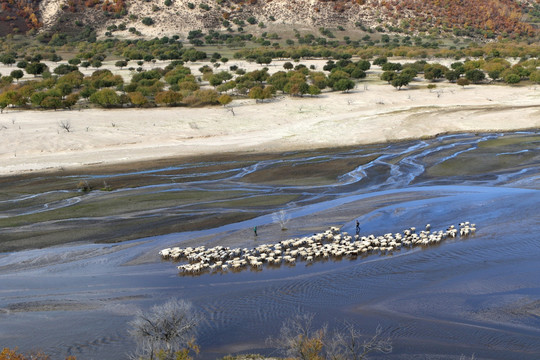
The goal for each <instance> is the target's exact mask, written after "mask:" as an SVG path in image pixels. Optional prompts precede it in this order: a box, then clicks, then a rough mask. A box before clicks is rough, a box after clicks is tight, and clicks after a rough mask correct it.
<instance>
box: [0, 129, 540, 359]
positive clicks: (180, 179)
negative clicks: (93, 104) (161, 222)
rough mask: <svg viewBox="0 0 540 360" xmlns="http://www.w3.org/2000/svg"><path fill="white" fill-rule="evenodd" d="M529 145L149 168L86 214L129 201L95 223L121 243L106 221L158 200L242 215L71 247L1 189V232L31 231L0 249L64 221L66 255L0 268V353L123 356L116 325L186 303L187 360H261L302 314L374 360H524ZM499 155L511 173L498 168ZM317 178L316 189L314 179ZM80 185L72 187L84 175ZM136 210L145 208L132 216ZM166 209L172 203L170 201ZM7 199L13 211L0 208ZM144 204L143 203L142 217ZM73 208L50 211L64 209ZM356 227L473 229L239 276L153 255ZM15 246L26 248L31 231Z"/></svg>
mask: <svg viewBox="0 0 540 360" xmlns="http://www.w3.org/2000/svg"><path fill="white" fill-rule="evenodd" d="M538 141H539V139H538V135H537V134H535V133H523V134H521V133H518V134H479V135H473V134H463V135H459V136H450V137H442V138H439V139H433V140H425V141H414V142H404V143H397V144H385V145H384V146H383V145H377V146H373V147H362V148H359V149H348V150H347V151H343V149H339V150H338V151H336V152H335V153H328V152H324V153H317V152H309V153H302V154H289V155H290V156H289V157H280V158H276V159H269V158H267V157H265V158H264V159H261V161H254V162H252V163H251V162H249V164H247V165H246V163H242V166H240V165H239V164H238V163H233V162H231V163H230V164H228V165H227V166H226V167H227V168H225V167H220V166H224V165H225V164H216V165H209V164H208V163H206V162H203V163H196V164H189V165H186V164H181V166H180V167H183V168H182V170H178V171H179V172H181V173H182V174H181V175H179V174H178V171H177V170H174V171H173V170H171V169H170V168H169V167H170V166H169V167H168V168H167V170H163V171H165V172H164V173H162V174H160V173H161V171H162V170H155V169H154V170H152V171H150V172H149V175H148V178H146V177H145V176H142V177H145V179H146V180H144V182H145V183H144V185H142V186H137V183H136V181H135V178H136V177H137V175H136V174H135V173H133V174H131V175H130V176H132V177H133V178H134V180H133V183H131V184H130V186H126V187H122V188H117V189H113V191H103V192H102V193H100V194H99V196H102V200H100V201H104V202H103V204H112V205H114V203H115V202H116V200H117V199H120V198H121V197H122V196H124V195H125V194H127V193H129V192H131V194H137V195H139V196H141V197H139V198H138V199H145V200H141V201H136V203H137V204H135V205H134V206H133V208H136V209H137V210H136V211H131V210H130V209H133V208H130V207H129V206H127V205H126V209H127V210H126V211H125V212H122V211H121V206H118V207H117V209H118V210H117V211H118V214H117V215H110V214H109V215H108V216H116V221H118V222H117V223H115V226H112V225H111V223H107V222H106V221H105V222H103V223H102V227H103V229H102V231H103V232H104V233H106V234H108V235H109V236H110V238H112V239H114V238H115V236H116V234H117V233H120V235H121V233H122V229H123V228H122V227H121V226H117V225H119V224H124V225H125V229H127V230H130V229H131V230H130V231H133V232H134V233H137V228H133V227H131V225H129V224H130V223H129V221H128V222H125V223H123V222H122V221H123V220H122V219H126V220H132V219H146V218H150V219H153V217H152V216H155V217H156V219H159V218H160V217H163V216H168V215H167V214H169V213H173V209H175V210H176V211H179V210H178V208H174V206H171V205H170V204H167V196H166V194H168V193H169V192H171V193H174V192H181V191H185V192H186V197H185V198H184V199H183V201H184V203H183V204H181V205H180V206H179V208H180V209H181V210H182V211H184V214H189V215H190V216H193V217H197V216H199V215H201V217H204V215H205V214H208V216H211V214H229V213H232V214H234V213H249V214H252V216H250V217H248V218H246V219H237V220H236V221H232V222H223V223H219V222H218V221H214V222H212V221H210V223H211V224H213V225H210V226H208V228H206V227H201V228H199V229H196V228H195V229H191V230H189V231H182V232H177V233H175V232H171V233H166V234H162V235H158V236H146V237H145V236H139V237H136V238H135V239H134V240H130V241H123V242H119V243H113V244H105V243H99V242H97V243H95V242H92V241H91V240H88V239H85V240H82V239H79V238H78V237H77V236H78V232H80V228H81V227H84V226H86V225H87V224H88V223H89V222H87V221H89V220H88V219H86V218H76V217H73V218H69V219H54V216H53V215H54V213H53V212H48V211H49V210H44V209H43V205H44V204H45V203H47V204H49V205H48V206H49V209H50V208H51V205H50V202H46V201H41V203H40V202H39V201H37V202H36V203H32V204H29V203H27V202H25V201H27V200H26V199H24V198H23V196H25V195H26V196H27V195H28V194H22V193H23V192H22V191H21V192H19V193H18V195H14V194H13V193H12V192H11V191H9V192H8V193H7V195H6V194H4V195H3V196H4V197H3V198H2V203H1V204H2V205H1V206H3V209H7V210H9V211H11V214H15V216H11V217H9V218H8V217H5V218H2V219H1V220H3V221H6V223H5V224H7V221H14V219H13V217H15V218H17V217H20V219H15V220H17V221H21V219H22V218H24V217H25V216H34V215H35V214H41V215H40V216H46V217H49V218H48V219H46V220H45V219H44V220H40V219H38V220H37V221H36V222H35V223H32V221H30V220H28V223H27V224H19V225H13V226H11V228H10V227H9V226H6V227H3V228H2V229H1V230H0V231H2V233H1V235H2V236H3V235H5V234H6V228H7V229H8V230H7V233H9V234H11V233H16V232H22V233H24V232H26V234H29V233H28V232H27V231H28V229H29V228H31V227H32V226H35V228H37V229H39V228H40V227H41V226H43V225H44V224H48V223H50V222H57V223H60V224H64V225H65V224H66V221H68V223H69V221H71V220H73V219H76V221H77V222H74V223H73V224H77V225H76V226H73V227H69V226H65V228H64V231H66V232H67V233H71V234H73V237H72V239H73V240H77V242H74V243H68V244H58V245H55V246H46V247H43V248H41V249H35V248H31V247H27V248H26V249H24V250H18V251H11V252H4V253H2V254H1V255H0V321H1V323H2V326H1V327H0V342H1V343H2V344H3V345H4V344H5V346H10V347H14V346H19V348H20V349H22V350H29V349H35V348H39V349H42V350H44V351H46V352H48V353H51V354H53V355H55V356H57V357H61V356H65V355H68V354H72V355H76V356H77V357H78V358H79V359H97V358H118V359H122V358H127V356H126V354H127V353H128V352H129V351H130V350H132V349H133V346H134V344H133V342H132V340H131V339H130V338H129V336H128V334H127V322H129V320H131V319H132V317H133V315H134V313H135V312H136V310H137V309H139V308H140V309H147V308H149V307H150V306H152V305H155V304H159V303H163V302H165V301H166V300H167V299H169V298H171V297H181V298H185V299H187V300H190V301H192V302H193V303H194V304H195V305H196V307H197V308H198V309H200V311H202V312H203V314H204V317H205V319H206V321H205V322H204V324H202V326H201V329H200V333H199V343H200V345H201V348H202V354H201V358H203V359H214V358H216V357H218V356H223V355H226V354H229V353H234V352H237V351H246V352H262V353H265V354H270V355H271V354H274V355H275V352H274V350H273V349H269V348H268V345H267V343H266V342H265V340H266V338H267V337H268V336H275V335H276V334H277V333H278V331H279V327H280V326H281V323H282V321H283V320H284V319H286V318H287V317H290V316H293V315H295V314H304V313H315V314H316V315H317V317H316V319H317V323H318V324H319V325H322V324H323V323H325V322H327V323H328V324H329V326H330V327H339V326H340V324H341V323H342V321H343V320H344V319H347V320H349V321H353V322H354V323H355V324H357V327H358V328H359V329H361V331H362V332H363V333H365V334H366V335H369V334H372V333H373V332H374V330H375V328H376V326H377V325H378V324H380V325H381V326H383V328H384V329H385V332H386V333H388V334H389V335H390V336H392V338H393V343H394V352H393V353H392V354H390V355H385V356H384V357H379V358H385V359H392V358H396V359H418V358H426V359H427V358H439V359H459V357H460V355H462V354H463V355H466V356H468V357H470V356H471V355H472V354H475V356H476V358H478V359H509V358H520V359H537V358H538V354H540V330H538V329H540V322H539V319H538V315H537V314H538V311H539V310H538V304H539V301H540V288H539V286H538V282H537V281H536V278H537V275H536V274H537V272H538V265H537V264H538V262H537V259H538V256H539V255H540V243H539V241H538V239H537V236H536V235H535V234H537V233H538V231H539V230H540V219H539V218H538V216H536V213H537V211H536V209H537V204H538V203H539V202H540V195H539V191H540V190H539V189H540V183H539V180H538V179H539V178H540V170H539V164H540V161H538V159H539V158H538V157H539V156H540V151H539V143H538ZM497 142H498V143H497ZM501 156H502V157H506V156H510V157H512V158H513V161H511V162H508V161H502V162H501V161H500V160H499V158H500V157H501ZM458 160H459V161H458ZM231 161H232V160H231ZM478 162H482V164H483V166H487V165H486V164H491V165H489V166H490V167H489V168H486V167H485V168H484V169H487V170H484V172H483V173H481V174H480V173H479V172H478V171H476V170H477V168H476V167H475V166H474V164H475V163H478ZM330 163H333V164H335V166H334V167H332V166H330V165H328V164H330ZM460 163H461V165H460ZM308 164H313V166H314V167H315V169H314V170H313V172H312V173H313V174H317V176H315V177H314V179H309V176H307V178H306V176H305V174H309V170H308V169H309V165H308ZM168 165H170V164H168ZM326 165H328V169H329V170H328V174H326V173H325V171H324V170H321V168H325V166H326ZM188 166H189V169H188V168H187V167H188ZM177 167H179V166H178V165H177ZM294 167H298V169H301V170H300V171H298V173H297V174H298V175H297V174H295V173H294V172H293V171H290V174H289V172H287V171H286V169H291V168H294ZM218 168H219V170H218ZM452 168H453V169H454V171H451V170H448V169H452ZM195 169H197V170H195ZM202 169H204V171H202ZM340 169H341V171H339V170H340ZM458 170H459V171H458ZM171 171H172V172H173V173H174V175H170V174H171ZM175 171H177V172H176V173H175ZM265 173H266V174H268V175H264V174H265ZM330 173H332V174H333V175H332V176H330ZM163 174H167V175H163ZM275 174H280V176H276V175H275ZM169 175H170V176H169ZM263 175H264V176H263ZM285 175H287V176H285ZM85 176H88V175H85ZM94 176H95V178H92V179H90V180H94V179H99V176H101V175H97V174H95V175H94ZM107 176H109V177H110V176H111V175H110V174H107ZM152 178H155V179H154V180H153V181H154V183H153V181H150V180H151V179H152ZM201 178H204V180H201ZM209 178H211V179H209ZM156 179H159V181H156ZM171 179H172V181H171ZM248 179H249V181H248ZM27 180H31V179H27ZM72 180H73V179H72V178H70V177H66V178H65V179H61V180H59V181H60V182H62V181H67V182H71V181H72ZM173 181H174V183H173ZM43 182H44V183H47V181H45V180H44V181H43ZM111 182H112V181H111ZM171 183H172V185H171ZM13 186H14V187H13V189H15V188H16V185H13ZM171 186H172V189H171ZM21 188H22V187H21ZM47 191H55V190H51V189H48V190H47ZM196 191H199V192H200V193H201V194H204V193H210V194H207V195H206V196H203V197H202V198H200V199H197V196H193V197H190V196H188V195H187V194H189V193H192V194H193V193H194V192H196ZM92 193H93V192H90V193H89V194H88V195H90V196H93V194H92ZM164 194H165V195H164ZM231 194H234V195H233V196H231ZM238 194H241V195H238ZM34 195H35V196H36V197H37V198H40V197H41V199H46V198H47V196H50V194H49V195H44V194H41V193H39V194H37V195H36V194H34ZM154 195H155V196H157V197H158V198H161V200H156V202H153V201H149V199H151V198H152V197H153V196H154ZM54 196H56V194H55V195H54ZM79 196H80V194H79ZM99 196H96V198H98V197H99ZM108 196H113V197H114V200H113V198H107V197H108ZM173 198H174V197H173ZM291 198H293V199H294V200H290V199H291ZM47 199H48V201H49V200H50V198H47ZM174 199H175V201H179V202H182V198H181V197H180V196H179V197H178V198H174ZM254 199H258V201H256V202H254V201H253V200H254ZM8 201H11V203H10V204H17V203H19V204H20V206H11V205H9V206H8V205H7V203H8ZM31 201H33V200H31ZM96 201H97V200H96ZM81 202H83V201H81ZM144 203H148V204H149V206H148V209H146V210H145V206H143V205H142V204H144ZM74 205H76V204H71V205H69V206H68V205H63V204H62V205H61V206H58V208H59V209H64V210H65V209H70V208H71V209H72V210H76V209H75V208H74V207H73V206H74ZM40 206H41V208H40ZM96 206H98V205H97V203H96ZM281 209H285V210H286V212H287V214H288V215H289V216H290V220H289V221H288V222H287V226H286V227H287V230H286V231H282V230H281V228H280V225H279V224H277V223H276V222H275V220H274V219H273V216H272V215H273V213H275V212H276V211H279V210H281ZM37 210H39V211H37ZM107 211H111V210H110V209H108V210H107ZM73 213H76V212H75V211H74V212H73ZM154 214H159V216H158V215H154ZM88 218H89V219H92V220H94V221H96V223H100V221H101V219H100V218H98V219H97V220H96V218H95V216H88ZM27 219H31V217H28V218H27ZM356 219H358V220H359V221H360V223H361V227H362V230H361V233H362V234H370V233H374V234H383V233H386V232H393V233H395V232H399V231H402V230H403V229H405V228H407V227H410V226H416V227H418V228H420V227H422V226H424V225H425V224H426V223H428V222H429V223H431V224H432V227H433V228H434V229H438V228H444V227H446V226H448V225H450V224H456V221H465V220H469V221H473V222H475V223H477V225H478V227H479V230H478V232H477V233H476V235H475V236H474V237H471V238H468V239H466V240H464V239H459V238H458V239H455V240H451V241H445V242H443V243H441V244H440V245H438V246H435V247H430V248H427V249H413V250H408V249H402V250H400V251H396V252H393V253H392V254H384V255H373V256H369V257H365V258H364V257H358V258H356V259H342V260H340V261H331V260H330V261H321V262H315V263H312V264H306V263H298V264H297V265H296V266H294V267H289V266H285V265H282V266H279V267H265V268H263V269H262V271H245V272H241V273H234V272H223V273H216V274H203V275H201V276H179V274H178V271H177V269H176V266H175V264H174V263H172V262H169V261H162V260H161V259H160V257H159V255H158V251H159V250H160V249H162V248H165V247H169V246H189V245H207V246H215V245H218V244H221V245H224V246H229V245H230V246H242V247H244V246H245V247H254V246H257V245H259V244H261V243H273V242H276V240H278V241H279V240H281V239H286V238H291V237H297V236H303V235H309V234H312V233H315V232H318V231H321V230H325V229H326V228H327V227H328V226H341V227H342V229H343V230H344V231H347V232H349V233H354V222H355V220H356ZM73 224H71V225H70V226H72V225H73ZM255 225H256V226H257V227H258V236H257V237H255V236H254V234H253V231H252V228H253V226H255ZM456 225H457V224H456ZM33 236H35V238H36V239H38V240H39V238H40V234H39V231H37V232H35V233H33ZM66 238H67V237H66ZM45 244H48V243H47V242H45ZM48 245H50V244H48ZM373 358H377V357H376V356H374V357H373Z"/></svg>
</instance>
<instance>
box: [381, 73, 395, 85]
mask: <svg viewBox="0 0 540 360" xmlns="http://www.w3.org/2000/svg"><path fill="white" fill-rule="evenodd" d="M396 76H397V73H396V72H395V71H385V72H383V73H382V74H381V80H383V81H386V82H388V83H389V84H390V83H392V80H394V79H395V77H396Z"/></svg>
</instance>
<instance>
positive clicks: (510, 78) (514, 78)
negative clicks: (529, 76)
mask: <svg viewBox="0 0 540 360" xmlns="http://www.w3.org/2000/svg"><path fill="white" fill-rule="evenodd" d="M504 81H505V82H506V83H507V84H517V83H518V82H520V81H521V77H520V76H519V75H518V74H508V75H507V76H505V77H504Z"/></svg>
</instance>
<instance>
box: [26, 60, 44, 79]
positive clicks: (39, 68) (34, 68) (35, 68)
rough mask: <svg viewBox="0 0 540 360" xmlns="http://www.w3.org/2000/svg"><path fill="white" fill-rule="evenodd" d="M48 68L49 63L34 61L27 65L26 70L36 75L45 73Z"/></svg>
mask: <svg viewBox="0 0 540 360" xmlns="http://www.w3.org/2000/svg"><path fill="white" fill-rule="evenodd" d="M47 69H48V67H47V65H45V64H43V63H40V62H33V63H30V64H28V65H27V66H26V72H27V73H28V74H31V75H34V76H37V75H40V74H43V73H44V72H45V70H47Z"/></svg>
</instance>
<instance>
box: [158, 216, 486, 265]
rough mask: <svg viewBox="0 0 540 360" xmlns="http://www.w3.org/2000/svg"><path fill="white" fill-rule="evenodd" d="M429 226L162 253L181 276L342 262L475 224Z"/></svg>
mask: <svg viewBox="0 0 540 360" xmlns="http://www.w3.org/2000/svg"><path fill="white" fill-rule="evenodd" d="M430 230H431V225H430V224H427V225H426V228H425V230H422V231H420V232H419V233H417V232H416V228H414V227H411V228H409V229H406V230H404V231H403V233H396V234H392V233H388V234H384V235H382V236H375V235H369V236H359V235H355V236H350V235H349V234H347V233H346V232H343V233H342V232H341V231H340V229H339V228H337V227H331V228H330V229H329V230H326V231H325V232H322V233H318V234H314V235H313V236H307V237H302V238H295V239H289V240H284V241H280V242H279V243H277V244H262V245H259V246H257V247H256V248H253V249H247V248H244V249H240V248H233V249H231V248H229V247H223V246H216V247H212V248H206V247H205V246H199V247H196V248H192V247H187V248H185V249H182V248H180V247H174V248H167V249H163V250H161V251H160V252H159V255H161V257H162V258H164V259H172V260H175V261H181V260H184V261H187V263H185V264H182V265H180V266H178V270H179V271H180V273H182V274H192V275H193V274H201V273H203V272H217V271H229V270H236V271H240V270H243V269H247V268H252V269H262V267H263V265H264V264H268V265H281V264H282V263H285V264H289V265H294V264H295V263H296V262H297V261H306V262H313V261H315V260H322V259H334V260H337V259H342V258H355V257H358V256H366V255H368V254H386V253H391V252H392V251H395V250H399V249H400V248H401V247H407V248H410V247H414V246H424V247H426V246H429V245H434V244H438V243H439V242H441V241H442V240H444V239H446V238H448V237H452V238H455V237H456V236H458V235H459V236H461V237H466V236H469V235H471V234H474V233H475V231H476V226H475V224H471V223H469V222H463V223H460V224H459V228H456V227H455V226H454V225H451V226H449V227H448V228H447V229H446V230H445V231H443V230H439V231H433V232H432V231H430Z"/></svg>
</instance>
